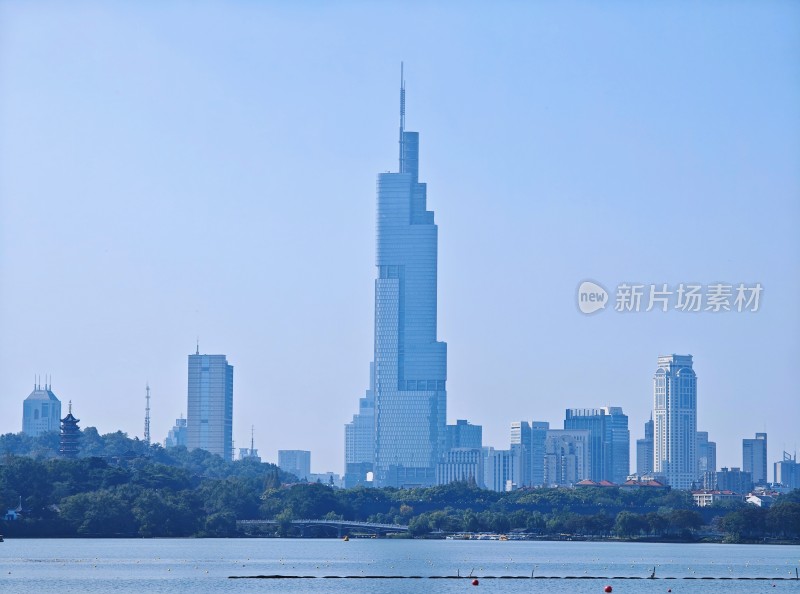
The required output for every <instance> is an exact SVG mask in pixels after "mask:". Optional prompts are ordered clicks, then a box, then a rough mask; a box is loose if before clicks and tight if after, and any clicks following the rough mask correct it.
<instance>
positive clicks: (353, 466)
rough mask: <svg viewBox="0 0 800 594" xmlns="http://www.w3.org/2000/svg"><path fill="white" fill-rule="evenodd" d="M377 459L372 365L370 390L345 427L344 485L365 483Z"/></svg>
mask: <svg viewBox="0 0 800 594" xmlns="http://www.w3.org/2000/svg"><path fill="white" fill-rule="evenodd" d="M374 461H375V364H374V363H370V364H369V390H367V391H366V394H365V395H364V397H363V398H361V399H360V400H359V401H358V414H355V415H353V420H352V421H351V422H350V423H347V424H346V425H345V427H344V484H345V488H346V489H350V488H352V487H356V486H358V485H365V483H366V482H367V474H368V473H371V472H372V471H373V468H374Z"/></svg>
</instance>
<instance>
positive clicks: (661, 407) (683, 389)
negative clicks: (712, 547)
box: [653, 355, 697, 489]
mask: <svg viewBox="0 0 800 594" xmlns="http://www.w3.org/2000/svg"><path fill="white" fill-rule="evenodd" d="M653 410H654V416H655V419H654V420H655V427H654V429H655V431H654V432H655V436H654V446H653V449H654V458H653V471H654V473H656V474H660V475H664V476H665V477H666V479H667V482H668V483H669V486H670V487H672V488H673V489H690V488H691V487H692V483H694V482H695V480H696V479H697V476H696V475H697V376H696V375H695V372H694V370H693V369H692V356H691V355H666V356H661V357H659V358H658V369H657V370H656V373H655V376H654V377H653Z"/></svg>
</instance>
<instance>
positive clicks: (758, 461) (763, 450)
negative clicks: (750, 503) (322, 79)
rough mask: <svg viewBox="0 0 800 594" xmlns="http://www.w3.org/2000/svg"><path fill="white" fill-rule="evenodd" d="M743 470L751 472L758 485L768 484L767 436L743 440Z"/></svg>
mask: <svg viewBox="0 0 800 594" xmlns="http://www.w3.org/2000/svg"><path fill="white" fill-rule="evenodd" d="M742 470H744V471H745V472H749V473H750V475H751V476H752V477H753V482H754V483H755V484H756V485H766V484H767V434H766V433H756V437H755V439H743V440H742Z"/></svg>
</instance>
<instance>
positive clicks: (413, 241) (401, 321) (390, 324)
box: [359, 76, 447, 487]
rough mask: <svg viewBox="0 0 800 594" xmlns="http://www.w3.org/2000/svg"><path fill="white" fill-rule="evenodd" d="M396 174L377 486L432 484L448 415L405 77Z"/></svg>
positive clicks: (381, 196) (379, 360) (386, 263)
mask: <svg viewBox="0 0 800 594" xmlns="http://www.w3.org/2000/svg"><path fill="white" fill-rule="evenodd" d="M399 169H400V171H399V172H398V173H381V174H379V175H378V185H377V194H378V196H377V211H378V212H377V242H376V243H377V246H376V247H377V257H376V277H377V278H376V279H375V310H374V311H375V342H374V353H373V356H374V358H373V361H374V368H373V369H374V382H373V385H374V411H375V424H374V427H375V434H374V440H375V446H374V458H373V460H374V479H375V485H376V486H396V487H401V486H415V485H431V484H433V483H434V482H435V480H436V472H435V471H436V464H437V463H438V462H439V461H440V460H441V456H442V454H443V453H444V450H445V439H446V432H445V422H446V416H447V415H446V412H447V410H446V409H447V391H446V381H447V345H446V344H445V343H444V342H439V341H438V340H437V338H436V316H437V306H436V303H437V294H436V291H437V287H436V283H437V259H438V256H437V253H438V229H437V226H436V224H435V223H434V219H433V212H432V211H430V210H428V209H427V197H426V194H427V189H426V184H424V183H420V181H419V134H418V133H417V132H407V131H406V130H405V83H404V82H402V76H401V89H400V168H399ZM359 414H360V413H359Z"/></svg>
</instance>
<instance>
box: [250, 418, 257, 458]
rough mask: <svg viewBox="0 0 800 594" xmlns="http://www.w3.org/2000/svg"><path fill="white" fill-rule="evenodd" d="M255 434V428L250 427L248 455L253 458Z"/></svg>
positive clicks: (253, 426)
mask: <svg viewBox="0 0 800 594" xmlns="http://www.w3.org/2000/svg"><path fill="white" fill-rule="evenodd" d="M255 434H256V426H255V425H250V455H251V456H254V455H255V454H253V450H254V449H255Z"/></svg>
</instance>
